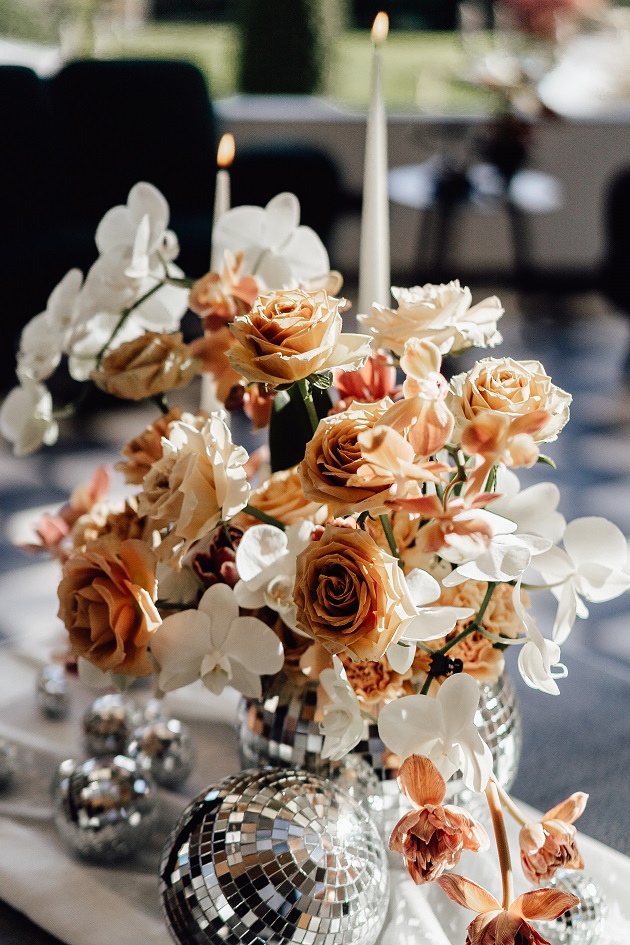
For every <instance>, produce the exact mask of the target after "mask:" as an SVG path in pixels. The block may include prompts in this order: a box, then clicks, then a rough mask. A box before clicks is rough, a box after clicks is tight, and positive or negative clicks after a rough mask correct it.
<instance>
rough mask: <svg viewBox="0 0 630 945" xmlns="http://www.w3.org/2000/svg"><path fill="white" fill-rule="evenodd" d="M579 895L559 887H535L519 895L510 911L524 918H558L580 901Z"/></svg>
mask: <svg viewBox="0 0 630 945" xmlns="http://www.w3.org/2000/svg"><path fill="white" fill-rule="evenodd" d="M579 901H580V900H579V899H578V897H577V896H573V895H572V894H571V893H567V892H562V891H561V890H559V889H534V890H531V891H530V892H526V893H523V895H522V896H518V897H517V898H516V899H515V900H514V902H513V903H512V904H511V906H510V912H512V913H513V914H514V915H520V916H521V918H523V919H539V920H547V921H548V920H551V919H557V918H558V916H561V915H562V913H563V912H567V911H568V910H569V909H571V908H572V907H573V906H577V905H578V903H579Z"/></svg>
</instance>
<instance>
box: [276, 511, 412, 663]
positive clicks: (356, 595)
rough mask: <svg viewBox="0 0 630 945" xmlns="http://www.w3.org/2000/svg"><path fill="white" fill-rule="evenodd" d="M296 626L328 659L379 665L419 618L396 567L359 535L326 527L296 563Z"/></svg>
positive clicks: (391, 557) (379, 550)
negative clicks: (349, 658)
mask: <svg viewBox="0 0 630 945" xmlns="http://www.w3.org/2000/svg"><path fill="white" fill-rule="evenodd" d="M293 596H294V600H295V604H296V608H297V618H296V620H297V626H298V628H299V629H300V630H302V631H303V632H304V633H306V634H308V636H310V637H312V638H313V639H314V640H316V641H317V643H320V644H321V645H322V646H323V647H325V649H327V650H328V651H329V652H330V653H333V654H336V653H342V652H345V653H348V654H350V656H352V657H355V658H356V659H359V660H380V659H381V658H382V657H383V655H384V653H385V651H386V649H387V647H388V646H389V645H390V643H394V642H396V641H397V640H398V639H399V638H400V637H401V636H402V634H403V632H404V629H405V626H406V625H407V623H408V622H409V620H411V619H412V618H413V617H415V616H416V615H417V611H416V608H415V606H414V603H413V600H412V599H411V595H410V593H409V589H408V588H407V584H406V582H405V579H404V577H403V574H402V571H401V570H400V568H399V567H398V561H397V559H396V558H394V556H393V555H389V554H387V553H386V552H384V551H382V550H381V549H380V548H379V547H378V545H377V544H376V543H375V542H374V541H373V540H372V539H371V538H370V536H369V535H368V534H367V533H366V532H364V531H361V530H360V529H349V528H337V527H335V526H332V525H328V526H326V528H325V530H324V534H323V535H322V537H321V538H320V540H319V541H312V542H310V543H309V545H307V547H306V548H305V549H304V551H302V552H301V553H300V554H299V555H298V557H297V569H296V576H295V587H294V590H293Z"/></svg>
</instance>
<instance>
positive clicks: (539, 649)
mask: <svg viewBox="0 0 630 945" xmlns="http://www.w3.org/2000/svg"><path fill="white" fill-rule="evenodd" d="M512 603H513V604H514V610H515V611H516V613H517V614H518V616H519V617H520V618H521V621H522V622H523V626H524V627H525V632H526V633H527V642H526V643H524V644H523V645H522V649H521V652H520V653H519V655H518V668H519V671H520V674H521V676H522V677H523V679H524V680H525V682H526V683H527V685H528V686H530V688H532V689H540V691H541V692H547V693H549V695H552V696H557V695H559V694H560V690H559V689H558V685H557V683H556V679H562V678H563V677H564V676H566V675H567V670H566V667H565V666H563V664H562V663H561V662H560V647H559V646H558V644H557V643H554V642H553V641H552V640H546V639H545V638H544V637H543V635H542V633H541V632H540V630H539V629H538V627H537V625H536V621H535V620H534V618H533V617H532V615H531V614H529V613H528V612H527V611H526V610H525V607H524V606H523V602H522V600H521V582H520V580H519V581H517V583H516V584H515V586H514V591H513V593H512ZM506 642H512V641H506ZM514 642H518V641H514ZM553 667H556V671H555V672H552V668H553Z"/></svg>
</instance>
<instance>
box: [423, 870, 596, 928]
mask: <svg viewBox="0 0 630 945" xmlns="http://www.w3.org/2000/svg"><path fill="white" fill-rule="evenodd" d="M437 882H438V884H439V885H440V886H441V887H442V889H443V890H444V892H445V893H446V895H447V896H448V897H449V899H452V900H453V902H456V903H458V904H459V905H460V906H464V908H466V909H472V910H474V911H475V912H477V913H479V914H478V916H477V918H476V919H473V921H472V922H471V923H470V925H469V926H468V933H467V935H466V945H549V943H548V942H547V939H545V938H543V937H542V935H541V934H540V933H539V932H537V931H536V929H534V928H533V926H531V925H530V922H529V920H533V921H537V920H542V921H549V920H552V919H557V918H558V916H560V915H562V913H563V912H566V911H567V909H571V908H572V907H573V906H576V905H577V904H578V902H579V901H580V900H579V899H578V898H577V896H573V895H571V893H566V892H561V891H560V890H558V889H536V890H534V891H533V892H526V893H523V895H522V896H518V897H517V898H516V899H515V900H514V901H513V902H512V903H511V904H510V906H509V908H508V909H502V908H501V906H500V905H499V903H498V901H497V900H496V899H495V898H494V896H493V895H491V894H490V893H489V892H488V891H487V890H486V889H484V888H483V887H482V886H478V885H477V884H476V883H473V882H472V880H470V879H466V878H465V877H464V876H457V875H456V874H453V873H450V874H447V875H445V876H440V877H439V878H438V880H437Z"/></svg>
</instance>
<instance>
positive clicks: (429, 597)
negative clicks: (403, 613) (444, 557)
mask: <svg viewBox="0 0 630 945" xmlns="http://www.w3.org/2000/svg"><path fill="white" fill-rule="evenodd" d="M405 580H406V582H407V587H408V588H409V593H410V595H411V599H412V600H413V602H414V604H415V606H416V607H423V606H424V605H425V604H431V603H433V601H435V600H437V599H438V597H439V596H440V585H439V584H438V582H437V581H436V580H435V578H434V577H433V575H431V574H429V573H428V571H423V570H422V569H421V568H414V569H413V570H412V571H410V572H409V574H407V575H406V576H405Z"/></svg>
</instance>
